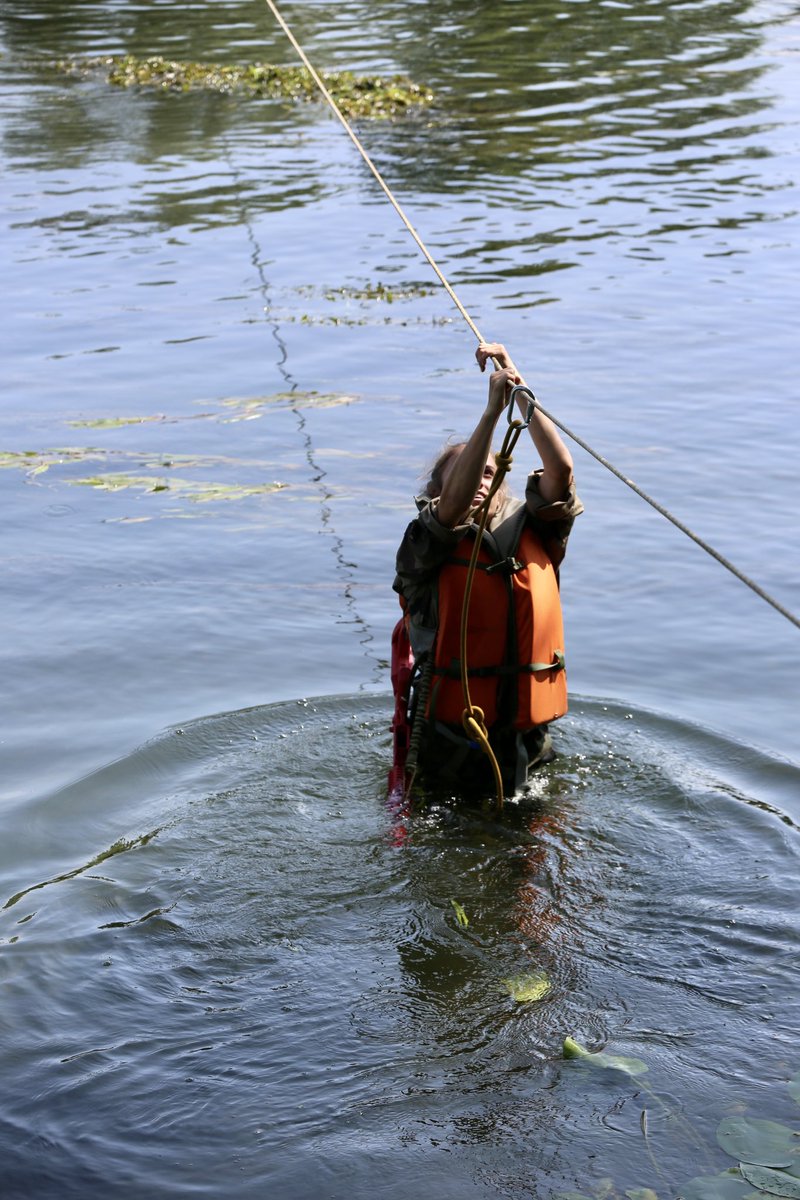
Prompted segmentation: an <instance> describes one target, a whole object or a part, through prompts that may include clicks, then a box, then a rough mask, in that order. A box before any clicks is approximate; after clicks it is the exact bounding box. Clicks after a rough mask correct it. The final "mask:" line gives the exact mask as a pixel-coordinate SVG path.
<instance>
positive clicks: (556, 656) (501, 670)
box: [433, 650, 567, 679]
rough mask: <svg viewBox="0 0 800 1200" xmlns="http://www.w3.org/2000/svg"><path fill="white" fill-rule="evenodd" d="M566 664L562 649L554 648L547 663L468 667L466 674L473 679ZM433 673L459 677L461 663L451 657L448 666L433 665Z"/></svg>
mask: <svg viewBox="0 0 800 1200" xmlns="http://www.w3.org/2000/svg"><path fill="white" fill-rule="evenodd" d="M566 666H567V663H566V660H565V658H564V652H563V650H554V651H553V661H552V662H549V663H535V662H534V663H502V664H500V665H499V666H495V667H469V669H468V671H467V674H468V675H470V676H471V677H474V678H475V679H487V678H489V677H490V676H495V675H497V676H506V675H535V674H537V672H539V671H564V670H566ZM433 673H434V675H444V676H446V677H447V678H448V679H459V678H460V677H461V664H460V662H459V661H458V659H453V661H452V662H451V664H450V666H449V667H434V668H433Z"/></svg>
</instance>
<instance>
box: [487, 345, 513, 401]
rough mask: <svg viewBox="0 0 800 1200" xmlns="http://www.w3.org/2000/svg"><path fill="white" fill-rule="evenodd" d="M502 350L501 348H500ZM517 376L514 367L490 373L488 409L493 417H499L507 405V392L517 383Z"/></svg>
mask: <svg viewBox="0 0 800 1200" xmlns="http://www.w3.org/2000/svg"><path fill="white" fill-rule="evenodd" d="M500 349H502V346H501V347H500ZM519 381H520V379H519V375H518V374H517V372H516V370H515V369H514V367H504V368H503V369H502V371H492V374H491V375H490V377H489V403H488V407H489V409H490V411H491V412H492V414H493V416H495V417H499V416H500V414H501V413H502V411H503V409H504V408H505V406H506V405H507V404H508V399H509V392H510V390H511V388H512V387H513V386H514V384H515V383H519Z"/></svg>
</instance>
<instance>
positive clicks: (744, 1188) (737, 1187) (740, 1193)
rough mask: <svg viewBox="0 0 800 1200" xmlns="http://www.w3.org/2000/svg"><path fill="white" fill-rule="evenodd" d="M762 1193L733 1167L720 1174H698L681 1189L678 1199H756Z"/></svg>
mask: <svg viewBox="0 0 800 1200" xmlns="http://www.w3.org/2000/svg"><path fill="white" fill-rule="evenodd" d="M762 1195H763V1193H762V1192H754V1191H753V1185H752V1184H750V1183H748V1182H747V1181H746V1180H745V1179H743V1178H742V1176H741V1175H740V1174H739V1172H738V1171H737V1170H736V1168H735V1167H732V1168H731V1169H730V1170H729V1171H723V1172H722V1174H720V1175H698V1176H697V1177H696V1178H695V1179H692V1180H690V1181H689V1183H687V1184H685V1185H684V1186H683V1187H682V1188H680V1189H679V1191H678V1200H755V1198H756V1197H760V1196H762Z"/></svg>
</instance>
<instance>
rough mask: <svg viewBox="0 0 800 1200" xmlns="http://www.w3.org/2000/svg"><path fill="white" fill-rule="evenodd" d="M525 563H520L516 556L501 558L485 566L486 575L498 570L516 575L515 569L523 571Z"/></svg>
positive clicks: (505, 573)
mask: <svg viewBox="0 0 800 1200" xmlns="http://www.w3.org/2000/svg"><path fill="white" fill-rule="evenodd" d="M524 569H525V564H524V563H521V562H520V561H519V559H518V558H514V557H513V556H510V557H509V558H503V559H501V560H500V562H496V563H492V564H491V566H489V567H487V568H486V574H487V575H493V574H494V573H495V571H500V572H501V573H502V574H503V575H516V573H517V571H523V570H524Z"/></svg>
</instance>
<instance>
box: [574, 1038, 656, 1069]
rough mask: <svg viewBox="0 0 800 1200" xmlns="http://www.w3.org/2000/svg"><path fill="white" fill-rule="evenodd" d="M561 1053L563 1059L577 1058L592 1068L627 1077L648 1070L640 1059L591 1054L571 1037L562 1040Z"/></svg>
mask: <svg viewBox="0 0 800 1200" xmlns="http://www.w3.org/2000/svg"><path fill="white" fill-rule="evenodd" d="M563 1052H564V1058H578V1059H580V1060H581V1062H585V1063H588V1064H589V1065H591V1066H593V1067H610V1068H612V1069H613V1070H615V1071H624V1072H625V1073H626V1074H627V1075H643V1074H644V1073H645V1071H646V1070H647V1069H648V1067H647V1063H644V1062H642V1060H641V1059H640V1058H628V1057H626V1056H625V1055H622V1054H605V1053H604V1052H603V1051H596V1052H593V1051H591V1050H587V1049H586V1047H585V1046H581V1044H580V1042H576V1041H575V1039H574V1038H571V1037H565V1038H564V1047H563Z"/></svg>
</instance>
